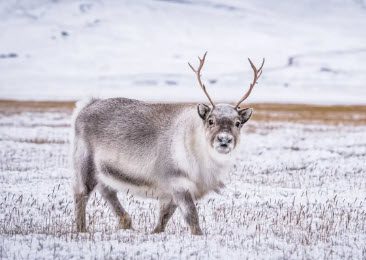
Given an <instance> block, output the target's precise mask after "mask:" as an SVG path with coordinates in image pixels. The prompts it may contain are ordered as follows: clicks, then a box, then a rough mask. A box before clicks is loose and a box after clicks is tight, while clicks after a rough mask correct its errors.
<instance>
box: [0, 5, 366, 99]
mask: <svg viewBox="0 0 366 260" xmlns="http://www.w3.org/2000/svg"><path fill="white" fill-rule="evenodd" d="M365 28H366V3H365V1H364V0H322V1H319V0H302V1H293V0H282V1H274V0H263V1H256V0H246V1H238V0H228V1H219V0H197V1H190V0H170V1H168V0H166V1H152V0H142V1H127V0H123V1H122V0H121V1H114V0H77V1H71V0H66V1H56V0H32V1H28V0H6V1H0V31H1V34H0V43H1V44H0V71H1V73H0V98H2V99H4V98H7V99H26V100H27V99H28V100H29V99H48V100H55V99H58V100H60V99H61V100H75V99H78V98H80V97H84V96H85V95H96V96H125V97H133V98H141V99H144V100H159V101H163V100H164V101H166V100H170V101H183V100H184V101H192V100H203V99H204V95H203V94H202V93H201V91H200V90H199V89H198V88H197V83H196V81H195V77H194V75H193V74H192V72H191V71H190V69H189V68H188V66H187V61H192V62H197V59H196V56H197V55H201V54H203V52H204V51H205V50H207V51H208V52H209V54H208V57H207V64H206V67H205V68H204V72H203V74H204V78H205V80H206V81H207V82H208V85H209V91H210V93H211V94H212V96H213V98H214V100H227V101H233V102H234V101H236V100H237V99H238V97H239V96H240V95H241V94H242V92H243V89H245V88H246V87H247V86H248V84H249V81H250V80H251V77H252V74H251V71H250V67H249V64H248V62H247V60H246V58H247V57H251V58H252V59H253V60H254V61H255V62H257V63H259V62H260V61H261V58H262V57H265V58H266V64H265V70H264V73H263V78H262V79H261V80H260V84H259V85H258V88H257V89H256V90H255V94H253V95H252V97H251V101H253V102H272V103H273V102H287V103H320V104H356V103H357V104H366V30H365Z"/></svg>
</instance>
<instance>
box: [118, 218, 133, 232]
mask: <svg viewBox="0 0 366 260" xmlns="http://www.w3.org/2000/svg"><path fill="white" fill-rule="evenodd" d="M118 228H120V229H133V228H132V220H131V218H130V216H129V215H124V216H121V218H120V220H119V225H118Z"/></svg>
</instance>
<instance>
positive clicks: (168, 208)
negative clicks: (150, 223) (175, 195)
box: [152, 200, 177, 233]
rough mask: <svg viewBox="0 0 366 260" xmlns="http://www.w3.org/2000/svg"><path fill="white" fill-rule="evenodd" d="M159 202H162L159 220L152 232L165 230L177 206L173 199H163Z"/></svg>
mask: <svg viewBox="0 0 366 260" xmlns="http://www.w3.org/2000/svg"><path fill="white" fill-rule="evenodd" d="M159 203H160V213H159V220H158V223H157V225H156V227H155V229H154V231H153V232H152V233H161V232H164V230H165V227H166V225H167V223H168V221H169V219H170V218H171V217H172V215H173V214H174V212H175V210H176V208H177V205H176V204H174V202H173V201H172V200H169V201H168V200H161V201H160V202H159Z"/></svg>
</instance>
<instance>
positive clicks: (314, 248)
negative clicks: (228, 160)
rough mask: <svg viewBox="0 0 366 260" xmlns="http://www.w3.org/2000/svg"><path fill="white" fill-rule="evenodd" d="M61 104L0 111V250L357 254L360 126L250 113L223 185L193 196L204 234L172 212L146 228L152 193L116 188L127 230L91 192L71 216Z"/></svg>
mask: <svg viewBox="0 0 366 260" xmlns="http://www.w3.org/2000/svg"><path fill="white" fill-rule="evenodd" d="M70 113H71V112H70V110H61V111H52V110H44V111H38V112H36V111H18V112H16V113H13V112H6V111H5V112H4V111H2V112H1V116H0V147H1V149H0V182H1V193H0V259H43V258H47V259H50V258H54V259H71V258H80V259H92V258H93V259H94V258H98V259H117V258H127V259H130V258H133V259H181V258H182V259H185V258H188V257H189V258H192V259H215V258H221V259H244V258H246V257H249V258H252V259H261V258H272V259H273V258H285V259H290V258H292V259H293V258H303V259H305V258H313V259H321V258H324V259H338V258H346V259H365V258H366V243H365V241H366V203H365V201H366V192H365V191H366V178H365V174H366V164H365V161H366V126H365V125H363V126H362V125H359V126H350V125H348V124H347V125H348V126H342V125H334V124H333V125H324V124H300V123H286V122H265V121H258V120H252V121H250V123H248V124H247V125H246V126H245V128H244V133H243V139H242V140H243V142H242V144H241V146H240V148H239V149H240V152H239V155H238V157H237V158H236V160H235V166H234V167H233V168H232V169H231V171H230V175H229V176H230V177H229V178H228V179H227V180H226V185H227V187H226V188H225V189H223V190H222V192H221V194H215V193H213V194H210V195H209V196H207V197H206V198H205V199H204V200H202V201H199V202H198V203H197V205H198V211H199V217H200V222H201V226H202V229H203V231H204V236H200V237H197V236H191V235H190V233H189V231H188V229H187V227H186V226H185V224H184V222H183V219H182V217H181V215H180V213H179V212H177V213H176V215H174V217H173V219H172V221H171V222H170V223H169V224H168V228H167V231H166V233H163V234H158V235H151V234H149V233H150V231H152V229H153V226H154V224H155V222H156V221H157V202H156V201H153V200H142V199H139V198H135V197H131V196H130V195H126V194H119V195H120V196H119V197H120V199H121V200H122V202H123V204H124V205H125V207H126V208H127V210H128V211H129V212H130V214H131V216H132V219H133V226H134V228H135V230H134V231H124V230H117V229H116V226H117V219H116V218H115V216H114V215H113V214H112V212H111V211H110V210H109V208H108V206H107V205H106V203H105V201H103V200H102V199H101V198H100V196H99V194H95V195H93V198H92V200H91V203H90V204H89V207H88V209H87V212H88V215H87V222H88V226H89V231H88V232H87V233H84V234H80V233H76V232H75V226H74V224H73V200H72V196H71V187H70V184H71V175H72V174H71V171H70V169H69V166H68V146H69V143H68V135H69V131H70V125H69V123H70Z"/></svg>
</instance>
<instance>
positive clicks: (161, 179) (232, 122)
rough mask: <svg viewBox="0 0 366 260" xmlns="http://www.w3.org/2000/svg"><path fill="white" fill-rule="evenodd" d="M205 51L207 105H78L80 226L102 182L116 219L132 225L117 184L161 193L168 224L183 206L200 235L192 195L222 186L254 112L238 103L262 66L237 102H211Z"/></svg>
mask: <svg viewBox="0 0 366 260" xmlns="http://www.w3.org/2000/svg"><path fill="white" fill-rule="evenodd" d="M206 54H207V52H206V53H205V54H204V56H203V58H200V57H198V59H199V66H198V68H197V69H194V67H193V66H192V65H191V64H190V63H188V65H189V67H190V68H191V69H192V70H193V72H194V73H195V75H196V77H197V80H198V83H199V86H200V87H201V88H202V90H203V92H204V94H205V95H206V97H207V98H208V100H209V102H210V105H206V104H198V105H190V104H151V103H145V102H141V101H138V100H132V99H127V98H109V99H104V100H102V99H92V100H90V101H88V102H86V103H84V104H80V103H78V104H77V108H76V109H75V112H74V120H73V124H74V127H73V128H74V129H73V131H74V132H73V133H74V139H73V167H74V173H75V181H74V200H75V214H76V227H77V230H78V231H79V232H85V231H86V221H85V210H86V205H87V202H88V199H89V196H90V194H91V192H92V191H93V190H94V189H96V188H97V189H98V190H99V192H100V194H101V195H102V197H103V198H104V199H105V200H106V201H107V202H108V203H109V204H110V206H111V208H112V210H113V211H114V212H115V213H116V215H117V216H118V217H119V227H120V228H122V229H130V228H132V224H131V218H130V216H129V214H128V213H127V211H126V210H125V209H124V208H123V207H122V205H121V203H120V202H119V200H118V198H117V191H121V190H122V191H126V192H130V193H132V194H136V195H141V196H143V197H148V198H149V197H150V198H157V199H158V200H159V204H160V214H159V219H158V223H157V225H156V227H155V229H154V231H153V233H160V232H163V231H164V229H165V227H166V225H167V223H168V221H169V219H170V218H171V216H172V215H173V214H174V212H175V210H176V209H177V208H179V209H180V210H181V212H182V214H183V216H184V219H185V221H186V222H187V224H188V225H189V227H190V230H191V233H192V234H194V235H201V234H202V231H201V228H200V225H199V218H198V213H197V209H196V206H195V201H196V200H198V199H200V198H202V197H203V196H204V195H205V194H207V193H208V192H210V191H214V190H217V189H219V188H220V187H221V186H222V183H223V182H222V179H223V178H224V177H225V174H226V173H227V171H228V167H229V166H230V159H231V158H232V157H233V153H234V150H235V148H236V147H238V145H239V141H240V130H241V128H242V127H243V125H244V124H245V123H246V122H247V121H248V120H249V118H250V117H251V115H252V109H251V108H243V109H242V108H240V107H239V106H240V104H241V103H242V102H243V101H244V100H246V99H247V98H248V96H249V95H250V93H251V91H252V89H253V88H254V86H255V84H256V82H257V80H258V79H259V77H260V76H261V74H262V68H263V65H264V59H263V62H262V64H261V66H260V67H259V69H257V68H256V67H255V66H254V64H253V62H252V61H251V60H250V59H248V60H249V63H250V65H251V67H252V69H253V72H254V78H253V81H252V83H251V84H250V86H249V89H248V91H247V92H246V93H245V94H244V95H243V97H242V98H241V99H240V100H239V102H238V103H237V104H236V105H235V106H233V105H231V104H214V102H213V101H212V99H211V97H210V96H209V94H208V93H207V91H206V87H205V85H204V84H203V83H202V80H201V70H202V67H203V65H204V63H205V58H206Z"/></svg>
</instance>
